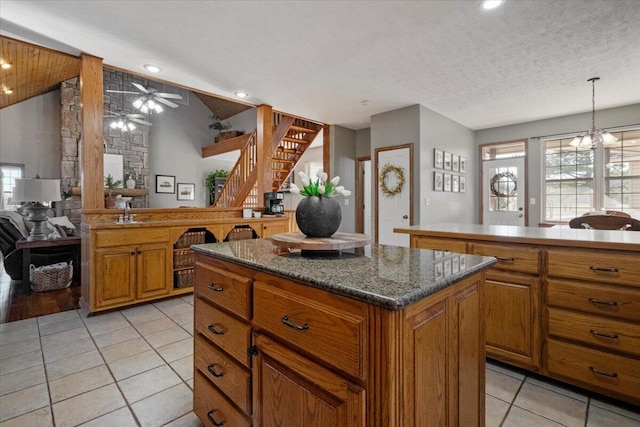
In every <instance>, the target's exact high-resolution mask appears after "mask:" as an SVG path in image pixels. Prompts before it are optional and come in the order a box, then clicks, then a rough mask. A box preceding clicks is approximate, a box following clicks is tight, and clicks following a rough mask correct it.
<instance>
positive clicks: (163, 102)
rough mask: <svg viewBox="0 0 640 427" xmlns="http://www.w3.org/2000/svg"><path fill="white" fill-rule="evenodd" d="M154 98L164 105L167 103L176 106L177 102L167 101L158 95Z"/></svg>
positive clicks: (172, 106)
mask: <svg viewBox="0 0 640 427" xmlns="http://www.w3.org/2000/svg"><path fill="white" fill-rule="evenodd" d="M154 99H155V100H156V101H158V102H160V103H162V104H164V105H168V106H169V107H171V108H178V104H176V103H175V102H171V101H167V100H166V99H164V98H160V97H156V98H154Z"/></svg>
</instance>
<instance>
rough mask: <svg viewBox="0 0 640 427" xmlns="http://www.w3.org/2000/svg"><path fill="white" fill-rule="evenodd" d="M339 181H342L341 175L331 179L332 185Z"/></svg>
mask: <svg viewBox="0 0 640 427" xmlns="http://www.w3.org/2000/svg"><path fill="white" fill-rule="evenodd" d="M339 182H340V177H339V176H334V177H333V179H332V180H331V185H333V186H336V185H338V183H339Z"/></svg>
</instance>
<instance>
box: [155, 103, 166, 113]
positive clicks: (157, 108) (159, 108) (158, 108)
mask: <svg viewBox="0 0 640 427" xmlns="http://www.w3.org/2000/svg"><path fill="white" fill-rule="evenodd" d="M163 111H164V109H163V108H162V107H161V106H160V104H156V113H162V112H163Z"/></svg>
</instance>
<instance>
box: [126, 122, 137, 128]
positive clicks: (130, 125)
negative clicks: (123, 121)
mask: <svg viewBox="0 0 640 427" xmlns="http://www.w3.org/2000/svg"><path fill="white" fill-rule="evenodd" d="M127 127H128V128H129V130H134V129H135V128H136V126H135V125H134V124H133V123H131V122H129V123H127Z"/></svg>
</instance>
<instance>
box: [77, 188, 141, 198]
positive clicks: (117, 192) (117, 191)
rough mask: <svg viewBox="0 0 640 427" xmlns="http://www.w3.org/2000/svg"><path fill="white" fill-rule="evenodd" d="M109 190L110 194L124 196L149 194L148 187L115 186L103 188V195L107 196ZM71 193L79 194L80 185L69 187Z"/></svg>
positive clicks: (80, 191) (80, 192) (80, 193)
mask: <svg viewBox="0 0 640 427" xmlns="http://www.w3.org/2000/svg"><path fill="white" fill-rule="evenodd" d="M109 191H111V195H112V196H114V197H115V196H117V195H121V196H124V197H144V196H147V195H148V194H149V189H148V188H131V189H129V188H116V189H115V190H109V189H108V188H105V189H104V195H105V196H108V195H109ZM71 195H72V196H81V195H82V190H81V189H80V187H71Z"/></svg>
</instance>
